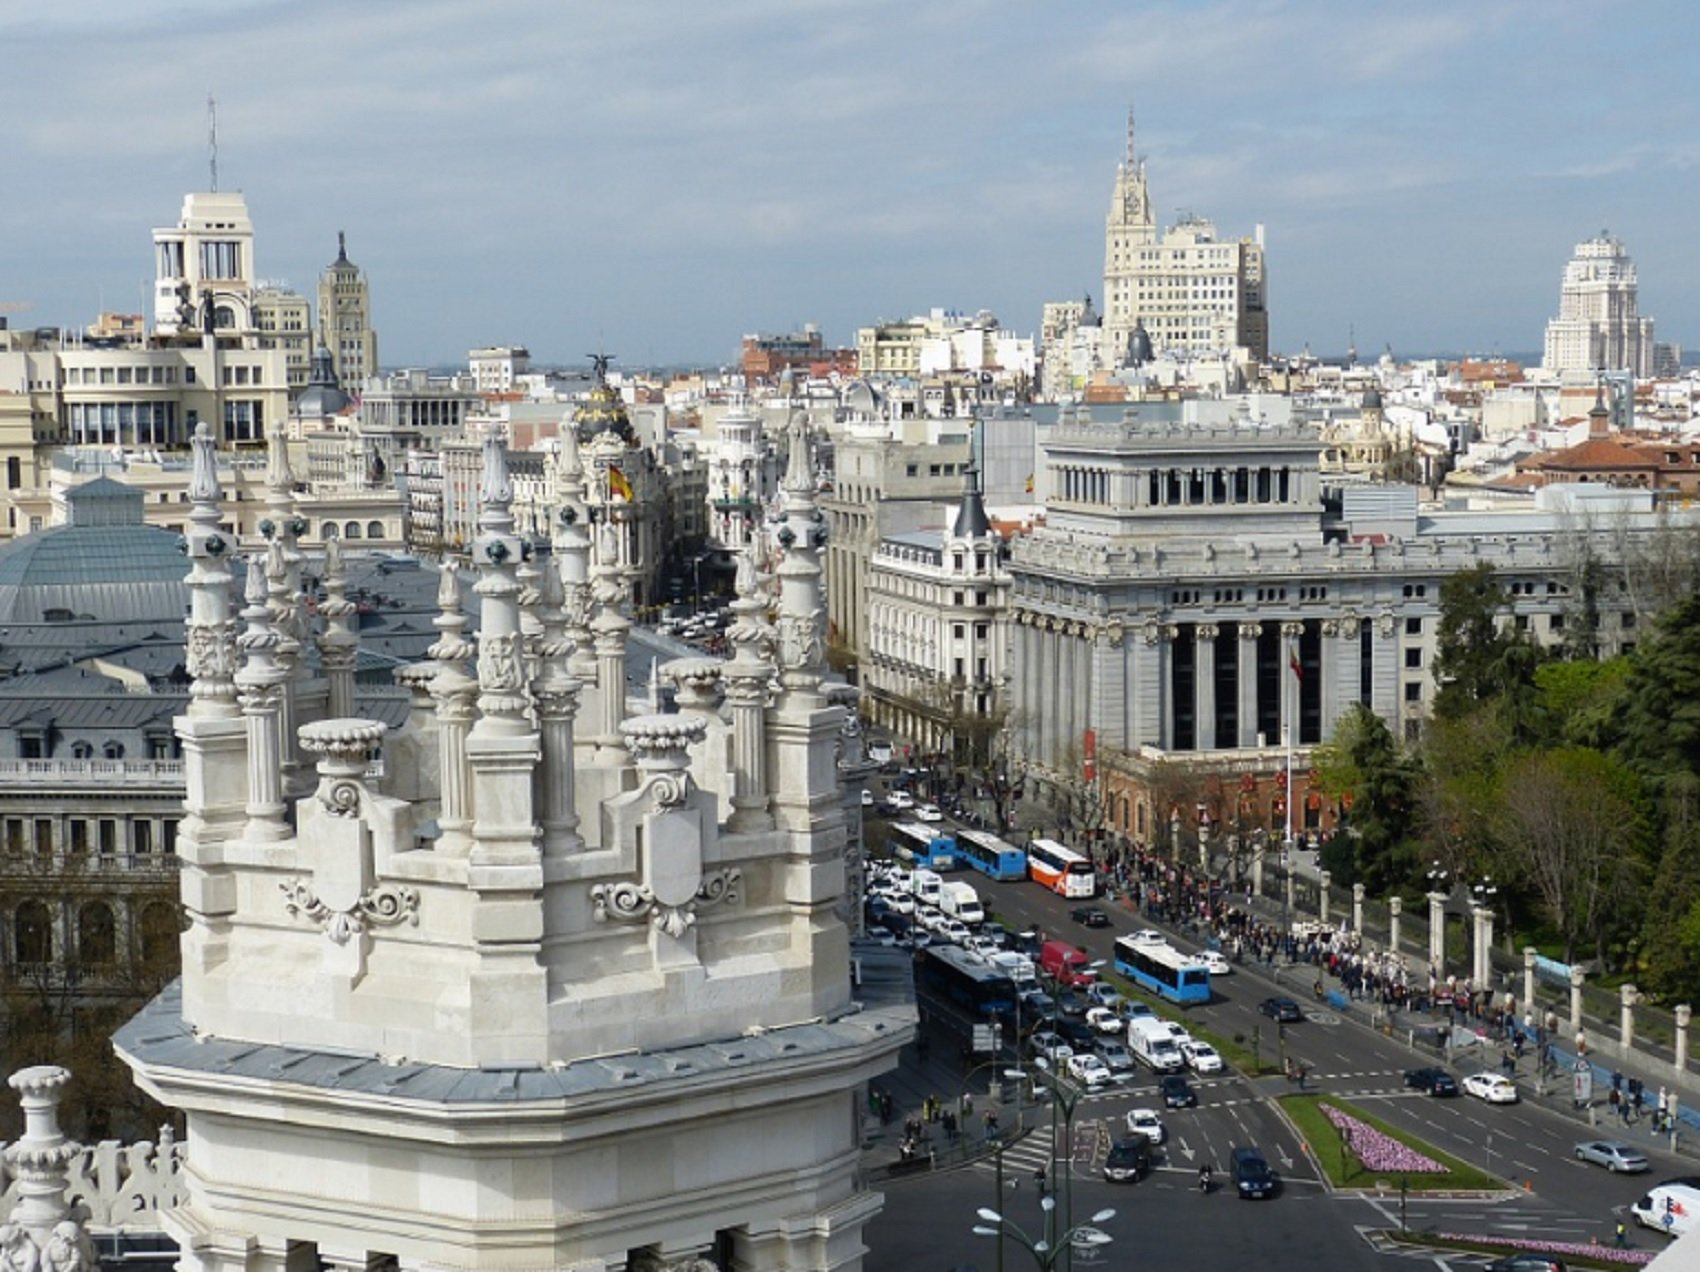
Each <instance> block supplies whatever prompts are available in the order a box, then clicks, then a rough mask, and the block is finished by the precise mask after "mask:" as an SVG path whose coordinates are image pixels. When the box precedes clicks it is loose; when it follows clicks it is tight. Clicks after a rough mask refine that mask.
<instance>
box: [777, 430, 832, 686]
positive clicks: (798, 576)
mask: <svg viewBox="0 0 1700 1272" xmlns="http://www.w3.org/2000/svg"><path fill="white" fill-rule="evenodd" d="M788 431H789V433H790V435H791V454H790V457H789V459H788V460H787V462H786V469H785V483H784V491H785V511H784V512H782V513H781V514H780V517H779V530H778V533H777V535H776V536H775V537H776V538H777V539H778V540H779V545H780V547H781V548H782V549H783V551H784V559H783V560H782V561H781V562H780V565H779V622H778V630H779V671H780V682H781V683H782V684H783V685H784V686H785V689H786V691H787V693H788V694H791V693H800V692H810V691H812V690H814V689H815V688H816V687H817V686H818V685H819V684H820V680H821V676H822V674H823V672H824V670H825V665H826V633H825V611H824V609H823V608H822V605H821V586H820V580H821V567H820V550H821V548H822V547H824V546H825V544H826V519H825V518H824V517H823V516H822V515H821V511H820V509H819V508H818V507H817V506H816V504H815V487H816V482H815V475H814V463H813V447H812V446H811V444H810V440H809V432H808V423H807V419H806V417H805V416H804V414H803V412H801V411H794V412H792V414H791V423H790V427H789V430H788Z"/></svg>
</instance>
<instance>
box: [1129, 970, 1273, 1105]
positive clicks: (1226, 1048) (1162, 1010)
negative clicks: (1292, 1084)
mask: <svg viewBox="0 0 1700 1272" xmlns="http://www.w3.org/2000/svg"><path fill="white" fill-rule="evenodd" d="M1102 975H1103V979H1105V980H1106V981H1108V982H1109V983H1110V984H1111V985H1114V986H1115V988H1116V992H1117V993H1119V994H1121V996H1122V997H1123V998H1127V999H1131V1000H1133V1001H1135V1002H1141V1003H1144V1004H1145V1005H1146V1006H1148V1007H1150V1008H1151V1010H1152V1011H1153V1012H1155V1013H1156V1014H1157V1015H1159V1016H1161V1017H1162V1018H1163V1019H1164V1020H1172V1021H1174V1022H1175V1023H1176V1024H1178V1025H1180V1026H1182V1027H1183V1028H1184V1029H1185V1030H1186V1031H1187V1032H1188V1033H1189V1034H1191V1035H1192V1036H1193V1037H1194V1038H1197V1039H1198V1040H1199V1041H1200V1042H1208V1043H1209V1044H1210V1045H1211V1046H1212V1047H1215V1048H1216V1050H1217V1052H1218V1053H1219V1054H1220V1055H1221V1057H1222V1062H1223V1063H1224V1064H1227V1065H1231V1066H1232V1067H1233V1068H1235V1069H1238V1070H1239V1071H1240V1072H1241V1073H1243V1074H1245V1075H1246V1076H1247V1077H1252V1078H1256V1077H1261V1076H1263V1075H1265V1074H1270V1073H1279V1072H1281V1065H1280V1062H1279V1060H1278V1058H1277V1057H1276V1056H1275V1055H1274V1054H1270V1055H1265V1054H1264V1053H1263V1046H1262V1043H1261V1035H1260V1033H1259V1031H1258V1027H1257V1026H1253V1034H1254V1041H1253V1042H1252V1043H1251V1045H1249V1046H1248V1045H1247V1044H1246V1041H1245V1039H1246V1035H1245V1034H1235V1035H1234V1036H1233V1037H1232V1038H1229V1037H1227V1036H1225V1035H1223V1034H1220V1033H1217V1032H1216V1031H1215V1030H1214V1029H1212V1028H1210V1026H1208V1025H1204V1024H1200V1023H1199V1021H1198V1019H1197V1017H1195V1016H1190V1015H1188V1014H1187V1011H1186V1009H1185V1008H1184V1007H1178V1006H1176V1005H1175V1004H1174V1003H1171V1002H1169V1001H1168V1000H1167V999H1165V998H1159V997H1158V996H1157V995H1156V994H1148V993H1146V992H1145V991H1144V990H1142V989H1140V988H1138V987H1137V986H1135V985H1134V984H1133V983H1132V982H1131V981H1129V980H1128V979H1127V978H1126V977H1124V976H1121V975H1120V974H1118V973H1116V972H1111V971H1109V970H1108V969H1106V970H1105V972H1104V973H1102ZM1272 1050H1273V1049H1272Z"/></svg>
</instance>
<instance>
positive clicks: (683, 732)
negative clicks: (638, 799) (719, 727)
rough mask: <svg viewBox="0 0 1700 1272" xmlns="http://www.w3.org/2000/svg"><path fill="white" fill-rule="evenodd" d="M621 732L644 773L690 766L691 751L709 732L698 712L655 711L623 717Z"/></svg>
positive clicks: (680, 769) (628, 748)
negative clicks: (673, 713) (678, 713)
mask: <svg viewBox="0 0 1700 1272" xmlns="http://www.w3.org/2000/svg"><path fill="white" fill-rule="evenodd" d="M620 736H621V737H623V738H624V739H625V742H626V749H627V750H629V751H630V752H631V753H632V759H633V760H634V761H635V762H636V764H637V767H638V771H639V772H640V773H643V774H646V775H647V774H652V773H655V774H659V773H668V772H677V773H683V772H684V771H685V769H687V768H688V767H689V766H690V756H689V755H688V754H687V751H688V750H689V748H690V747H692V746H695V745H696V744H697V743H698V742H701V741H702V740H703V739H704V738H705V737H707V736H708V726H707V725H706V724H705V723H704V721H703V720H702V717H700V716H696V715H656V714H653V713H652V714H649V715H639V716H631V717H629V718H627V719H625V720H622V721H621V722H620ZM683 797H684V796H683V792H681V793H680V799H682V798H683ZM673 802H675V803H676V802H678V801H676V800H675V801H673Z"/></svg>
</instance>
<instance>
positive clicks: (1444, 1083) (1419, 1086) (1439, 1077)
mask: <svg viewBox="0 0 1700 1272" xmlns="http://www.w3.org/2000/svg"><path fill="white" fill-rule="evenodd" d="M1405 1085H1406V1086H1408V1087H1410V1088H1411V1089H1412V1090H1415V1091H1426V1092H1427V1093H1428V1094H1429V1095H1433V1096H1440V1097H1443V1098H1444V1097H1447V1096H1453V1095H1457V1094H1458V1081H1457V1079H1456V1078H1454V1077H1453V1076H1452V1075H1451V1074H1450V1073H1448V1072H1447V1071H1446V1070H1445V1069H1440V1068H1436V1067H1435V1066H1433V1065H1430V1066H1428V1067H1427V1068H1424V1069H1408V1070H1406V1072H1405Z"/></svg>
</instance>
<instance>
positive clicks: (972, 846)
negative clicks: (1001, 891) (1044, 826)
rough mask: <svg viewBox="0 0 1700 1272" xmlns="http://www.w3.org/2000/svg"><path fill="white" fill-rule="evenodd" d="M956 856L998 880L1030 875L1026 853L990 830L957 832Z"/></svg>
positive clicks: (964, 862)
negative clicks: (1028, 873)
mask: <svg viewBox="0 0 1700 1272" xmlns="http://www.w3.org/2000/svg"><path fill="white" fill-rule="evenodd" d="M956 859H957V860H958V861H959V862H961V863H962V864H963V865H966V866H973V867H974V869H976V870H978V871H979V872H980V873H981V874H983V875H985V876H986V877H987V878H990V879H996V880H997V881H998V882H999V883H1003V882H1004V881H1006V880H1009V879H1025V878H1026V877H1027V854H1026V853H1024V852H1022V851H1021V849H1019V848H1017V847H1015V846H1014V845H1013V844H1010V843H1006V842H1005V841H1004V840H1002V839H999V838H998V837H997V836H996V835H994V834H992V833H991V832H990V831H985V830H959V831H957V832H956Z"/></svg>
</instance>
